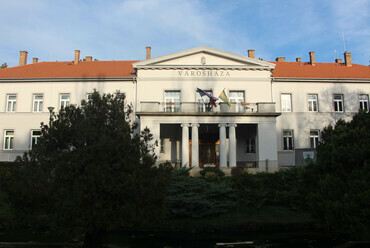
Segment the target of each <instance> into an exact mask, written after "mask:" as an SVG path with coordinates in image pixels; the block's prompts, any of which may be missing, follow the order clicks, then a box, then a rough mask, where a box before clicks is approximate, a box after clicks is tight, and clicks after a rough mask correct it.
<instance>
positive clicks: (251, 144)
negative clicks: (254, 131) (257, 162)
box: [246, 138, 256, 153]
mask: <svg viewBox="0 0 370 248" xmlns="http://www.w3.org/2000/svg"><path fill="white" fill-rule="evenodd" d="M246 153H256V139H255V138H247V140H246Z"/></svg>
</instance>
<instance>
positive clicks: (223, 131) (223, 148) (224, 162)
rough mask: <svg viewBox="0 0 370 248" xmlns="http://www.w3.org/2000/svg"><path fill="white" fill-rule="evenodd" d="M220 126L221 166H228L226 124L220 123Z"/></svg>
mask: <svg viewBox="0 0 370 248" xmlns="http://www.w3.org/2000/svg"><path fill="white" fill-rule="evenodd" d="M218 127H219V128H220V167H227V150H226V124H224V123H222V124H218Z"/></svg>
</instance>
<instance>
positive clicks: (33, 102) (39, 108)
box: [32, 93, 44, 113]
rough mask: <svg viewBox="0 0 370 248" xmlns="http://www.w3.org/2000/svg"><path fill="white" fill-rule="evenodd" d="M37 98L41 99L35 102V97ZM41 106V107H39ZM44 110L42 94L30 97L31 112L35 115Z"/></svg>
mask: <svg viewBox="0 0 370 248" xmlns="http://www.w3.org/2000/svg"><path fill="white" fill-rule="evenodd" d="M37 96H41V97H42V99H41V100H37V99H36V97H37ZM40 105H41V107H40ZM35 106H37V108H36V110H35ZM43 109H44V94H42V93H34V94H33V95H32V112H35V113H41V112H42V111H43Z"/></svg>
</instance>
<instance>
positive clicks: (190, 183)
mask: <svg viewBox="0 0 370 248" xmlns="http://www.w3.org/2000/svg"><path fill="white" fill-rule="evenodd" d="M235 205H236V196H235V194H234V191H233V190H232V189H231V188H230V187H228V186H227V185H225V184H223V183H220V184H214V183H211V182H207V181H205V180H204V179H202V178H196V177H190V176H186V175H184V174H182V175H180V174H179V173H178V172H176V170H173V171H172V180H171V184H170V186H169V189H168V197H167V217H168V218H181V217H188V218H201V217H205V216H212V215H217V214H221V213H226V212H228V211H230V210H231V209H232V208H233V207H234V206H235Z"/></svg>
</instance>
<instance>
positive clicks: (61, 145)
mask: <svg viewBox="0 0 370 248" xmlns="http://www.w3.org/2000/svg"><path fill="white" fill-rule="evenodd" d="M131 113H132V110H131V106H126V105H125V95H124V94H114V95H111V94H107V95H102V96H100V95H99V93H98V92H94V93H93V95H92V100H90V101H82V103H81V106H74V105H70V106H68V107H66V108H64V109H61V110H60V111H59V113H58V114H55V113H52V114H51V116H50V123H49V125H47V124H44V123H42V124H41V133H42V136H41V137H40V139H39V140H38V143H37V145H35V146H34V147H33V149H32V150H31V151H29V152H27V153H25V154H24V156H23V157H22V158H18V162H19V163H20V164H21V166H20V168H19V171H18V174H17V176H18V180H16V181H17V183H16V184H15V185H14V187H13V194H12V196H13V202H14V204H15V206H16V207H17V208H18V209H20V210H21V212H23V213H24V215H25V216H26V217H27V219H28V223H26V224H28V225H31V226H36V224H37V225H38V227H40V226H46V227H51V228H52V230H54V231H59V232H62V233H65V234H73V235H74V236H78V235H81V234H84V235H85V245H86V246H91V247H92V246H95V245H97V244H99V243H101V236H102V234H103V233H104V232H105V231H109V230H112V229H114V228H117V227H132V226H139V225H142V224H145V223H148V222H153V221H157V220H159V219H160V218H161V217H162V216H164V214H165V212H164V204H165V192H166V187H167V184H168V181H169V172H168V171H166V170H165V169H162V168H157V167H153V165H154V164H155V160H156V156H155V155H154V153H153V149H154V146H153V145H150V144H149V143H150V141H151V140H152V135H151V134H150V132H149V130H148V129H146V130H144V131H143V132H142V133H141V135H135V134H134V129H135V128H136V125H135V124H133V123H131V122H130V115H131Z"/></svg>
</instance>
